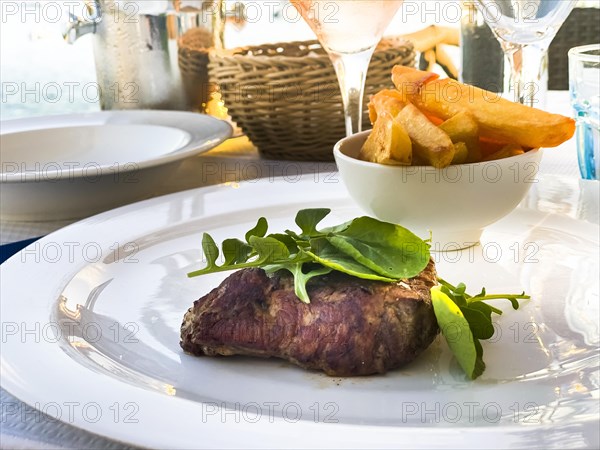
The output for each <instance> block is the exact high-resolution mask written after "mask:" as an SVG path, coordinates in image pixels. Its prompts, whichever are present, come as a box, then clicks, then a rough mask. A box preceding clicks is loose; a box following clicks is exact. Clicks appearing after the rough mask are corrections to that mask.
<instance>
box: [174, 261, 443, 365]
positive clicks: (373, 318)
mask: <svg viewBox="0 0 600 450" xmlns="http://www.w3.org/2000/svg"><path fill="white" fill-rule="evenodd" d="M435 283H436V273H435V267H434V264H433V262H430V263H429V265H428V267H427V268H426V269H425V270H424V271H423V272H422V273H421V274H420V275H419V276H418V277H415V278H412V279H410V280H406V281H405V282H399V283H385V282H380V281H370V280H363V279H358V278H355V277H351V276H348V275H345V274H343V273H340V272H332V273H331V274H329V275H325V276H320V277H316V278H313V279H312V280H311V281H310V282H309V284H308V293H309V295H310V298H311V303H310V304H308V305H307V304H304V303H302V302H300V301H299V300H298V298H297V297H296V295H295V294H294V283H293V278H292V276H291V275H290V274H289V272H286V271H280V272H278V273H276V274H275V275H273V276H268V275H267V274H266V273H265V272H264V271H263V270H262V269H243V270H240V271H238V272H235V273H233V274H232V275H231V276H229V277H228V278H227V279H226V280H225V281H224V282H223V283H222V284H221V285H220V286H219V287H218V288H216V289H214V290H213V291H212V292H210V293H209V294H208V295H206V296H204V297H202V298H201V299H199V300H196V301H195V302H194V306H192V307H191V308H190V309H189V310H188V311H187V313H186V314H185V317H184V319H183V324H182V326H181V347H182V348H183V349H184V350H185V351H186V352H189V353H192V354H194V355H198V356H200V355H208V356H215V355H250V356H260V357H277V358H283V359H286V360H288V361H291V362H292V363H294V364H297V365H299V366H302V367H304V368H307V369H317V370H323V371H324V372H325V373H326V374H328V375H330V376H354V375H370V374H375V373H385V372H386V371H388V370H391V369H396V368H398V367H400V366H403V365H404V364H407V363H409V362H410V361H412V360H413V359H415V358H416V357H417V356H418V355H419V354H420V353H421V352H423V351H424V350H425V349H426V348H427V347H428V346H429V345H430V344H431V342H432V341H433V339H434V338H435V336H436V335H437V333H438V326H437V321H436V318H435V314H434V312H433V306H432V304H431V297H430V292H429V288H430V287H431V286H433V285H434V284H435Z"/></svg>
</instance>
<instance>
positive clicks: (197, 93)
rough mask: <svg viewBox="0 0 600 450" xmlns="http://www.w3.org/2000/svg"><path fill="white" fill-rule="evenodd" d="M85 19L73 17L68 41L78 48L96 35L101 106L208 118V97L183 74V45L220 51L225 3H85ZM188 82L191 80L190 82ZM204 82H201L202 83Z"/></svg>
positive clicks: (112, 0)
mask: <svg viewBox="0 0 600 450" xmlns="http://www.w3.org/2000/svg"><path fill="white" fill-rule="evenodd" d="M86 8H87V10H86V14H84V16H85V18H81V17H77V16H75V15H73V16H72V17H71V20H70V23H69V25H68V26H67V28H66V30H65V32H64V37H65V39H66V40H67V42H69V43H74V42H75V41H76V40H77V39H78V38H79V37H81V36H83V35H85V34H88V33H93V34H94V37H93V39H94V56H95V63H96V74H97V79H98V85H99V87H100V90H101V95H100V103H101V104H100V106H101V108H102V109H104V110H112V109H165V110H195V111H202V112H204V107H205V104H206V102H207V100H208V97H209V95H210V92H209V91H210V87H209V83H208V69H207V73H206V77H205V80H206V82H205V83H204V85H202V83H201V82H200V81H199V80H198V73H196V74H195V76H194V77H193V79H186V74H182V71H181V69H180V61H179V60H180V53H181V51H182V48H181V45H182V43H185V42H186V40H187V41H189V40H190V39H189V38H190V37H192V38H193V40H194V42H195V45H200V46H201V47H205V48H207V49H208V48H217V49H219V48H222V46H223V29H224V24H225V15H226V13H225V8H224V2H223V0H197V1H185V0H183V1H182V0H170V1H166V0H164V1H151V2H148V1H117V0H94V1H87V2H86ZM188 78H189V76H188ZM200 78H202V77H200Z"/></svg>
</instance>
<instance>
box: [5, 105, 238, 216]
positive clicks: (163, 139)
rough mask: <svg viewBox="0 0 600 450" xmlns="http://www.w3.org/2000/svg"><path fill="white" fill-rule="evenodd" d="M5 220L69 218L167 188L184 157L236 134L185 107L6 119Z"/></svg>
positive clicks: (209, 147)
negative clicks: (181, 110)
mask: <svg viewBox="0 0 600 450" xmlns="http://www.w3.org/2000/svg"><path fill="white" fill-rule="evenodd" d="M1 128H2V130H1V133H0V145H1V147H2V151H1V152H0V165H1V168H2V170H1V173H0V185H1V187H2V189H1V190H0V213H1V214H2V219H3V220H27V221H40V220H42V221H43V220H66V219H75V218H80V217H85V216H90V215H92V214H95V213H98V212H101V211H105V210H108V209H111V208H114V207H117V206H121V205H124V204H127V203H132V202H134V201H138V200H143V199H146V198H150V197H152V196H155V195H158V194H161V193H162V189H163V188H164V187H165V186H167V184H168V183H169V182H170V181H171V178H172V177H173V176H175V175H176V173H177V169H178V168H179V166H180V165H181V163H182V162H183V161H184V160H185V159H186V158H188V157H191V156H194V155H197V154H199V153H202V152H205V151H208V150H210V149H211V148H213V147H214V146H216V145H218V144H220V143H221V142H223V141H224V140H225V139H227V138H228V137H229V136H231V127H230V125H229V124H228V123H226V122H224V121H221V120H217V119H214V118H212V117H209V116H206V115H202V114H194V113H189V112H179V111H150V110H148V111H103V112H97V113H90V114H79V115H66V116H49V117H33V118H27V119H17V120H9V121H5V122H2V127H1Z"/></svg>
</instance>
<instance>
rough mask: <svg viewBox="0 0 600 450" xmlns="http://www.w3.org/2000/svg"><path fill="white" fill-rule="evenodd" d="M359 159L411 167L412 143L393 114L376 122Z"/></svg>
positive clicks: (382, 115)
mask: <svg viewBox="0 0 600 450" xmlns="http://www.w3.org/2000/svg"><path fill="white" fill-rule="evenodd" d="M358 157H359V159H362V160H364V161H371V162H376V163H380V164H387V165H403V166H410V165H411V163H412V142H411V140H410V137H409V136H408V133H407V132H406V130H405V129H404V127H403V126H402V124H401V123H400V122H399V121H397V120H395V119H394V118H393V117H392V115H391V114H389V113H383V114H381V115H380V116H379V117H378V119H377V121H376V122H375V125H374V126H373V131H371V134H370V135H369V138H368V139H367V140H366V142H365V143H364V145H363V147H362V149H361V150H360V153H359V155H358Z"/></svg>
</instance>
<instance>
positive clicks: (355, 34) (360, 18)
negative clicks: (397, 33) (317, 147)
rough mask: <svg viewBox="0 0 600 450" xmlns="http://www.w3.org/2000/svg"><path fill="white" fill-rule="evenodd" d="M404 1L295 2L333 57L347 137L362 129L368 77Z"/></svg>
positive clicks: (293, 2)
mask: <svg viewBox="0 0 600 450" xmlns="http://www.w3.org/2000/svg"><path fill="white" fill-rule="evenodd" d="M402 2H403V0H351V1H348V0H345V1H344V0H339V1H331V0H291V3H292V4H293V5H294V6H295V7H296V9H297V10H298V12H299V13H300V15H301V16H302V17H303V18H304V20H305V21H306V22H307V23H308V25H309V26H310V27H311V28H312V30H313V31H314V32H315V34H316V35H317V38H318V39H319V42H320V43H321V45H322V46H323V48H324V49H325V50H326V51H327V53H328V54H329V57H330V58H331V61H332V62H333V65H334V67H335V71H336V74H337V77H338V81H339V84H340V89H341V91H342V100H343V103H344V116H345V121H346V134H347V135H348V136H350V135H352V134H353V133H355V132H360V131H361V128H362V120H361V119H362V114H363V106H362V105H363V97H364V86H365V81H366V73H367V70H368V67H369V61H370V60H371V57H372V56H373V52H374V51H375V47H376V46H377V44H378V43H379V41H380V40H381V38H382V37H383V33H384V31H385V29H386V28H387V26H388V25H389V24H390V22H391V21H392V19H393V18H394V16H395V14H396V12H397V11H398V9H399V8H400V6H401V5H402Z"/></svg>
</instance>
